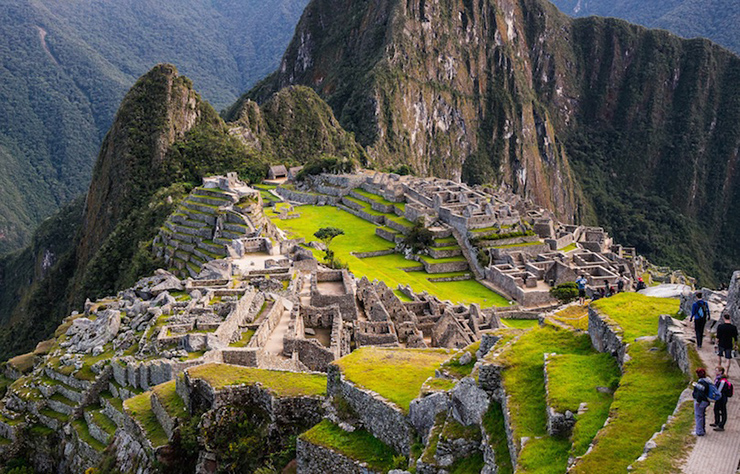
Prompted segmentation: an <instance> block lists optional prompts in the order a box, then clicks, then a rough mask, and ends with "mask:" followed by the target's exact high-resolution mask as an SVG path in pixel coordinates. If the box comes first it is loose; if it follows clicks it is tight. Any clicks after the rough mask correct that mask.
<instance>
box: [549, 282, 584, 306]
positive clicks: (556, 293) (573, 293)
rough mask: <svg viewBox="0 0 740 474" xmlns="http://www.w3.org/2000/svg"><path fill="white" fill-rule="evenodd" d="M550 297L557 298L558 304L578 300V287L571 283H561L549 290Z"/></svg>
mask: <svg viewBox="0 0 740 474" xmlns="http://www.w3.org/2000/svg"><path fill="white" fill-rule="evenodd" d="M550 295H552V296H553V297H554V298H557V300H558V301H560V304H566V303H570V302H571V301H573V300H575V299H576V298H578V286H577V285H576V283H575V282H573V281H569V282H565V283H561V284H559V285H557V286H555V287H553V288H550Z"/></svg>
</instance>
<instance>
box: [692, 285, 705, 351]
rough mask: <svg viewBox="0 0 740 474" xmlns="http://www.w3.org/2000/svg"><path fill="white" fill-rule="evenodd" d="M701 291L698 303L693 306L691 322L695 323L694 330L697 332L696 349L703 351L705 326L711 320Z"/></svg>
mask: <svg viewBox="0 0 740 474" xmlns="http://www.w3.org/2000/svg"><path fill="white" fill-rule="evenodd" d="M703 296H704V295H702V293H701V291H699V292H697V293H696V298H697V300H696V302H695V303H694V304H693V306H691V317H690V318H689V322H691V321H694V330H695V331H696V347H698V348H699V349H701V344H702V341H703V339H704V326H705V325H706V324H707V320H708V319H709V305H708V304H707V302H706V301H704V300H703V299H702V298H703Z"/></svg>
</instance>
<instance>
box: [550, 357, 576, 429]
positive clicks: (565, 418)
mask: <svg viewBox="0 0 740 474" xmlns="http://www.w3.org/2000/svg"><path fill="white" fill-rule="evenodd" d="M543 357H544V360H545V364H544V368H543V371H544V373H545V399H546V400H547V409H546V411H547V433H548V434H549V435H550V436H557V437H564V438H568V437H570V435H571V432H572V431H573V426H574V425H575V424H576V419H575V417H574V416H573V413H572V412H570V411H569V410H566V411H565V413H560V412H558V411H556V410H555V408H554V407H553V406H552V405H550V402H551V400H550V377H549V376H548V373H547V366H548V363H549V361H550V359H551V358H553V357H557V355H556V354H543Z"/></svg>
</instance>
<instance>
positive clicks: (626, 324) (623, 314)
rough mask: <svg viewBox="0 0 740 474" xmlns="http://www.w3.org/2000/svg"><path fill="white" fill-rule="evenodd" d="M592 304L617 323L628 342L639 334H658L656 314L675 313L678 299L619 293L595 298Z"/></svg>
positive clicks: (677, 307) (639, 335)
mask: <svg viewBox="0 0 740 474" xmlns="http://www.w3.org/2000/svg"><path fill="white" fill-rule="evenodd" d="M592 306H593V307H594V308H596V309H597V310H598V311H599V312H600V313H602V314H606V315H607V316H608V317H609V318H610V319H611V320H612V321H614V322H615V323H617V324H618V325H619V327H620V328H621V329H622V331H623V334H624V339H625V342H630V341H632V340H633V339H635V338H638V337H641V336H652V335H655V334H658V316H659V315H661V314H669V315H672V316H673V315H676V314H677V313H678V309H679V301H678V300H677V299H670V298H655V297H651V296H644V295H641V294H639V293H619V294H617V295H614V296H612V297H610V298H602V299H600V300H597V301H595V302H594V303H593V304H592Z"/></svg>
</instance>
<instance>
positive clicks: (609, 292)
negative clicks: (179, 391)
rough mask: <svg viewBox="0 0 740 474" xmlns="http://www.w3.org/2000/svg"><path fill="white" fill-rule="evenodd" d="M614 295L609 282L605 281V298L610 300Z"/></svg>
mask: <svg viewBox="0 0 740 474" xmlns="http://www.w3.org/2000/svg"><path fill="white" fill-rule="evenodd" d="M611 295H612V288H611V287H610V286H609V280H604V297H605V298H608V297H610V296H611Z"/></svg>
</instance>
